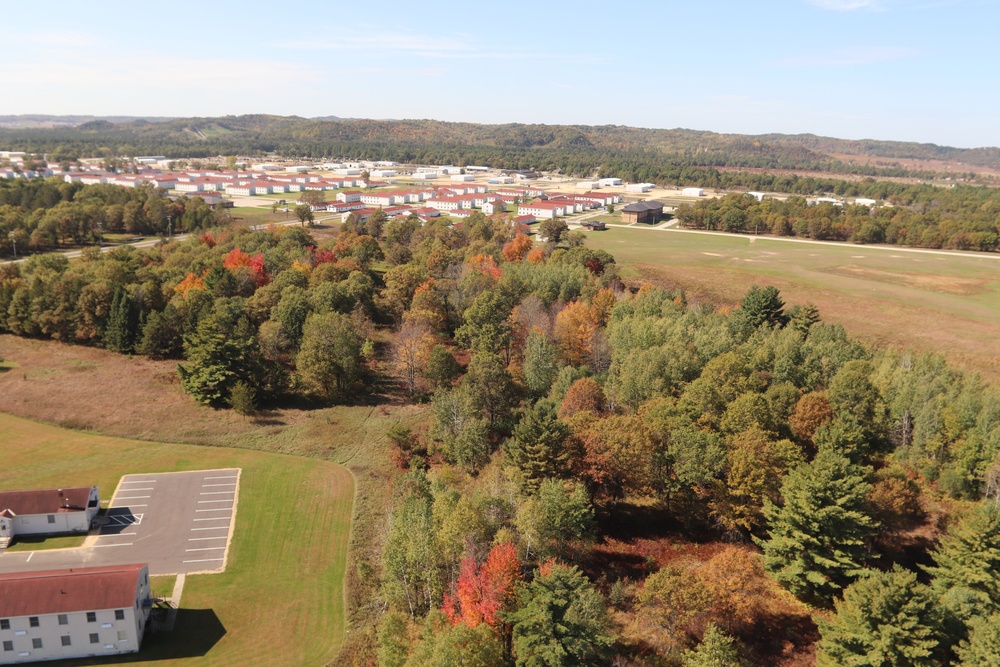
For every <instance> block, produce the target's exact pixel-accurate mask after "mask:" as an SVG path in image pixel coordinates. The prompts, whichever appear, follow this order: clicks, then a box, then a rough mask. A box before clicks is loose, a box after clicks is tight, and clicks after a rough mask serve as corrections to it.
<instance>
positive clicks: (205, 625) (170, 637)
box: [46, 608, 226, 667]
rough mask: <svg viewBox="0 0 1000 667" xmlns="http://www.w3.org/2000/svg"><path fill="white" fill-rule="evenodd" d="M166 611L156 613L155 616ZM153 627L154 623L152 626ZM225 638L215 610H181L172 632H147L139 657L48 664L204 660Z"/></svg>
mask: <svg viewBox="0 0 1000 667" xmlns="http://www.w3.org/2000/svg"><path fill="white" fill-rule="evenodd" d="M157 612H160V613H165V612H166V610H154V613H157ZM150 626H152V622H151V623H150ZM225 635H226V628H225V626H224V625H222V621H220V620H219V617H218V616H216V614H215V611H214V610H212V609H184V608H181V609H178V610H177V622H176V623H175V625H174V629H173V630H166V631H164V630H161V631H156V632H154V631H152V630H151V629H148V630H147V631H146V636H145V637H144V638H143V640H142V648H141V649H139V652H138V653H129V654H127V655H115V656H94V657H90V658H75V659H70V660H58V661H53V662H48V663H46V664H49V665H54V666H56V667H69V666H70V665H121V664H128V663H132V662H152V661H156V660H181V659H184V658H203V657H205V656H206V655H207V654H208V652H209V651H211V650H212V648H213V647H214V646H215V645H216V644H218V643H219V640H221V639H222V638H223V637H224V636H225Z"/></svg>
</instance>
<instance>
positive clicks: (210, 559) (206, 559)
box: [181, 558, 222, 563]
mask: <svg viewBox="0 0 1000 667" xmlns="http://www.w3.org/2000/svg"><path fill="white" fill-rule="evenodd" d="M220 560H222V559H221V558H202V559H200V560H182V561H181V562H182V563H215V562H218V561H220Z"/></svg>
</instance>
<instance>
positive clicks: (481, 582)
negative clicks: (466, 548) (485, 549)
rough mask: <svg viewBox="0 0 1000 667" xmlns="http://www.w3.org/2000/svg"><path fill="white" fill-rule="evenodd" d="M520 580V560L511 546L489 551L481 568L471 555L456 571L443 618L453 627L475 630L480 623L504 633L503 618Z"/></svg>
mask: <svg viewBox="0 0 1000 667" xmlns="http://www.w3.org/2000/svg"><path fill="white" fill-rule="evenodd" d="M520 580H521V560H520V559H519V558H518V557H517V551H516V550H515V549H514V545H513V544H511V543H509V542H505V543H504V544H498V545H496V546H495V547H493V548H492V549H490V553H489V555H488V556H487V557H486V560H485V561H484V562H483V564H482V565H481V566H478V567H477V566H476V560H475V558H473V556H472V555H469V556H466V557H465V559H464V560H463V561H462V564H461V566H460V568H459V575H458V581H457V582H456V583H455V593H454V595H446V596H445V600H444V608H443V610H442V611H444V614H445V616H447V617H448V619H449V620H450V621H451V623H452V625H458V624H459V623H464V624H465V625H467V626H469V627H470V628H474V627H476V626H478V625H479V624H481V623H486V624H487V625H488V626H490V627H491V628H493V629H494V630H496V631H497V632H503V631H504V627H503V620H502V618H501V617H502V615H503V612H504V611H507V610H508V609H510V607H511V605H512V604H513V603H514V589H515V587H516V586H517V582H519V581H520Z"/></svg>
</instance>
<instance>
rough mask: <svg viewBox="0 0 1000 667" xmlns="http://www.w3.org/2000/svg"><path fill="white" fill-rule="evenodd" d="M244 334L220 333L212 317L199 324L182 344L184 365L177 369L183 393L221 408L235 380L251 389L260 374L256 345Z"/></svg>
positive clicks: (241, 328)
mask: <svg viewBox="0 0 1000 667" xmlns="http://www.w3.org/2000/svg"><path fill="white" fill-rule="evenodd" d="M244 322H245V320H244ZM248 330H249V327H245V326H239V327H237V328H236V330H233V331H228V332H223V331H220V330H219V328H218V327H217V326H216V321H215V318H214V317H209V318H206V319H204V320H202V322H201V323H200V324H199V325H198V330H197V331H196V332H195V333H194V335H192V336H189V337H188V338H186V339H185V341H184V350H185V353H186V356H187V362H185V363H183V364H178V365H177V374H178V375H179V376H180V378H181V386H182V387H183V388H184V391H186V392H187V393H189V394H191V395H192V396H194V398H195V399H196V400H198V401H200V402H201V403H205V404H208V405H223V404H224V403H225V401H226V400H227V399H228V398H229V392H230V390H231V388H232V386H233V384H235V383H236V381H237V380H244V381H246V382H247V383H249V384H251V385H255V383H256V381H257V380H258V379H259V378H261V377H262V376H263V372H262V369H261V368H260V366H259V364H258V363H257V362H258V359H257V356H258V355H257V348H256V341H255V340H254V339H253V337H252V336H251V335H250V333H249V331H248Z"/></svg>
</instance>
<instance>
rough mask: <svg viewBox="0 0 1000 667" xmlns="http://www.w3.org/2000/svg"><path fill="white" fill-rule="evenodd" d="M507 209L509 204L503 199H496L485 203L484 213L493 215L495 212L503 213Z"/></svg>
mask: <svg viewBox="0 0 1000 667" xmlns="http://www.w3.org/2000/svg"><path fill="white" fill-rule="evenodd" d="M506 210H507V205H506V204H504V203H503V201H502V200H500V199H497V200H494V201H488V202H485V203H484V204H483V215H493V214H495V213H503V212H505V211H506Z"/></svg>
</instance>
